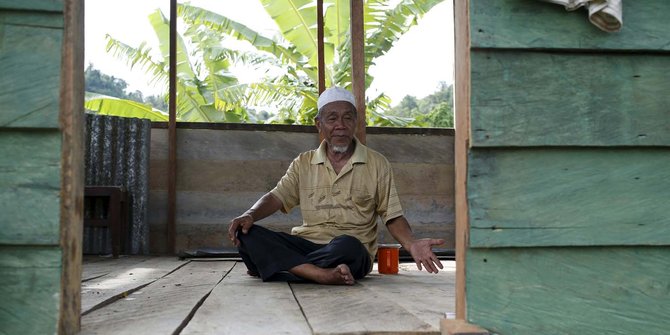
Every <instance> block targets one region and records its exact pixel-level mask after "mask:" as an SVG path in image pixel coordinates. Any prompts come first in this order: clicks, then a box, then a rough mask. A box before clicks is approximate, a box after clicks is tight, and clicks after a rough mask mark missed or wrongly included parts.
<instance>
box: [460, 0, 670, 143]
mask: <svg viewBox="0 0 670 335" xmlns="http://www.w3.org/2000/svg"><path fill="white" fill-rule="evenodd" d="M668 4H670V2H668ZM669 45H670V44H669ZM472 64H473V66H472V87H473V90H472V102H471V104H472V109H471V110H472V113H471V121H472V126H471V130H472V146H474V147H482V146H566V145H570V146H670V113H669V111H668V106H670V95H668V94H667V93H666V88H667V87H670V57H667V56H663V55H644V54H613V55H610V54H574V53H571V54H565V53H543V52H516V51H477V52H474V51H473V52H472Z"/></svg>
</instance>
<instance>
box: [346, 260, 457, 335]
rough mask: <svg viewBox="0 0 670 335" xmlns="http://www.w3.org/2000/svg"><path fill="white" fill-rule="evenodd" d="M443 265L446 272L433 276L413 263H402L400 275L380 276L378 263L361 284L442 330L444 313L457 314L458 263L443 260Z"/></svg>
mask: <svg viewBox="0 0 670 335" xmlns="http://www.w3.org/2000/svg"><path fill="white" fill-rule="evenodd" d="M442 265H443V266H444V269H443V270H440V272H439V273H437V274H432V273H428V272H426V271H419V270H418V269H417V267H416V264H414V263H402V264H400V267H399V271H398V274H397V275H380V274H378V272H377V267H376V264H375V268H374V269H373V270H372V273H371V274H369V275H368V276H367V277H366V279H365V280H361V281H359V282H360V283H361V285H363V286H365V287H366V288H367V289H369V290H370V291H373V292H375V293H377V294H379V295H381V296H383V297H384V298H386V299H389V300H391V301H393V302H395V303H396V304H398V305H399V306H401V307H403V308H404V309H406V310H407V311H408V312H410V313H412V314H413V315H414V316H416V317H417V318H419V319H420V320H421V321H423V322H425V323H427V324H429V325H431V326H432V327H433V328H434V329H440V319H443V318H444V317H445V313H447V312H451V313H454V312H455V311H456V306H455V303H456V295H455V289H454V288H455V287H454V284H455V282H456V263H455V262H454V261H442Z"/></svg>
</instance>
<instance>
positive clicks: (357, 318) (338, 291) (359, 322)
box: [291, 283, 439, 334]
mask: <svg viewBox="0 0 670 335" xmlns="http://www.w3.org/2000/svg"><path fill="white" fill-rule="evenodd" d="M291 287H292V288H293V292H294V294H295V297H296V299H297V300H298V303H299V304H300V306H301V308H302V310H303V312H304V314H305V316H306V317H307V320H309V324H310V326H311V327H312V331H313V332H314V334H361V333H363V334H377V333H400V332H403V333H410V334H414V333H427V334H438V333H439V330H438V329H435V328H433V327H432V326H431V325H430V324H428V323H426V322H424V321H422V320H420V319H419V318H417V317H416V316H414V315H413V314H412V313H410V312H409V311H407V310H406V309H405V308H404V307H402V306H400V305H398V304H397V303H395V302H394V301H392V300H391V299H388V298H387V297H385V296H384V294H381V293H378V292H374V291H372V290H370V289H368V288H367V287H365V286H363V285H362V284H360V283H358V284H356V285H354V286H323V285H317V284H291Z"/></svg>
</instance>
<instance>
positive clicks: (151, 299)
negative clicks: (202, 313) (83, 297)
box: [81, 262, 235, 334]
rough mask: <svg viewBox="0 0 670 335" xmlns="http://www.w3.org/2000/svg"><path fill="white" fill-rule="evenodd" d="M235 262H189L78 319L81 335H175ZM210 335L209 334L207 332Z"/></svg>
mask: <svg viewBox="0 0 670 335" xmlns="http://www.w3.org/2000/svg"><path fill="white" fill-rule="evenodd" d="M234 264H235V262H190V263H188V264H186V265H185V266H183V267H181V268H180V269H179V270H177V271H175V272H173V273H171V274H169V275H167V276H165V277H163V278H160V279H158V280H156V281H155V282H153V283H151V284H150V285H148V286H146V287H144V288H142V289H140V290H138V291H136V292H134V293H132V294H130V295H128V296H127V297H125V298H124V299H121V300H119V301H116V302H114V303H113V304H111V305H109V306H106V307H104V308H101V309H98V310H95V311H93V312H91V313H89V314H86V315H84V316H83V317H82V332H81V333H82V334H175V333H178V329H180V328H181V327H182V323H183V322H185V321H186V320H187V319H188V317H189V314H190V313H192V310H193V309H194V308H196V307H197V306H198V303H199V302H200V301H201V300H203V299H204V298H205V297H206V296H207V295H208V294H209V293H210V292H211V290H212V289H213V288H214V286H216V284H217V283H218V282H219V281H220V280H221V278H223V277H224V276H225V275H226V273H228V271H229V270H230V268H231V267H232V266H233V265H234ZM210 334H211V332H210Z"/></svg>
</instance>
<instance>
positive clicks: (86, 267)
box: [81, 256, 149, 281]
mask: <svg viewBox="0 0 670 335" xmlns="http://www.w3.org/2000/svg"><path fill="white" fill-rule="evenodd" d="M147 259H149V257H148V256H120V257H119V258H116V259H115V258H109V257H102V256H84V260H83V264H82V274H81V281H89V280H91V279H95V278H99V277H102V276H105V275H107V274H110V273H112V272H114V271H117V270H121V269H123V268H126V267H130V266H133V265H135V264H138V263H141V262H144V261H146V260H147Z"/></svg>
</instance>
